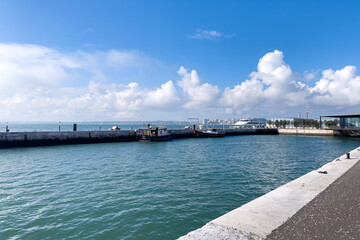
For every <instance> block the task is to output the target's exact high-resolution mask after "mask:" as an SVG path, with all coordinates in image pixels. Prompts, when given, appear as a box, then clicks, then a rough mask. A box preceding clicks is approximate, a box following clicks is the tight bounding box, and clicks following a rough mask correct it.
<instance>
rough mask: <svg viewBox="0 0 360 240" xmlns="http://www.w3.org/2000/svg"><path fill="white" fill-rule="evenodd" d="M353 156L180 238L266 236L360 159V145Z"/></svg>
mask: <svg viewBox="0 0 360 240" xmlns="http://www.w3.org/2000/svg"><path fill="white" fill-rule="evenodd" d="M350 156H351V157H350V158H347V156H346V155H343V156H341V157H339V158H337V159H335V160H333V161H331V162H329V163H327V164H325V165H324V166H322V167H321V168H319V169H317V170H315V171H311V172H309V173H307V174H305V175H303V176H301V177H299V178H297V179H295V180H293V181H291V182H289V183H287V184H285V185H283V186H281V187H279V188H277V189H275V190H273V191H271V192H269V193H267V194H265V195H263V196H261V197H259V198H257V199H255V200H253V201H251V202H249V203H247V204H244V205H243V206H241V207H239V208H237V209H235V210H233V211H231V212H229V213H227V214H225V215H223V216H220V217H219V218H217V219H215V220H213V221H211V222H209V223H207V224H206V225H205V226H203V227H202V228H200V229H197V230H194V231H192V232H190V233H188V234H187V235H185V236H183V237H180V238H179V240H191V239H194V240H195V239H196V240H205V239H229V240H232V239H234V240H235V239H237V240H245V239H246V240H248V239H253V240H260V239H265V238H266V237H267V236H268V235H270V234H271V233H272V231H273V230H275V229H277V228H278V227H280V226H281V225H283V224H284V223H285V222H286V221H287V220H288V219H290V218H291V217H292V216H293V215H295V214H296V213H297V212H298V211H299V210H300V209H302V208H303V207H304V206H306V205H307V204H308V203H309V202H310V201H312V200H313V199H314V198H315V197H317V196H318V195H319V194H320V193H321V192H323V191H324V190H325V189H326V188H328V186H330V184H332V183H333V182H334V181H335V180H337V179H338V178H339V177H341V176H342V175H344V174H345V173H346V172H347V171H348V170H349V169H350V168H352V167H353V166H354V165H355V163H357V162H358V161H359V159H360V147H359V148H357V149H354V150H352V151H351V152H350ZM334 197H335V196H334ZM234 201H236V199H234ZM354 207H355V206H354ZM344 224H346V223H344Z"/></svg>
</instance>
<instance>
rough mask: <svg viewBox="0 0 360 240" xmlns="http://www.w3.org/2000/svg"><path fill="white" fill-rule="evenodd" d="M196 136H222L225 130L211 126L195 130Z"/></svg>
mask: <svg viewBox="0 0 360 240" xmlns="http://www.w3.org/2000/svg"><path fill="white" fill-rule="evenodd" d="M195 134H196V135H197V136H198V137H224V136H225V131H224V130H222V129H216V128H211V129H207V130H195Z"/></svg>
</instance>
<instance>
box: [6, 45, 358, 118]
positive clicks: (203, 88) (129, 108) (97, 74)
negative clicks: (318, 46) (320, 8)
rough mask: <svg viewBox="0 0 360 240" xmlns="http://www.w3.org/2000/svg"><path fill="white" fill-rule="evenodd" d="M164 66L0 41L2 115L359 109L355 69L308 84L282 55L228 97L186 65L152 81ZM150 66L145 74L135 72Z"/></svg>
mask: <svg viewBox="0 0 360 240" xmlns="http://www.w3.org/2000/svg"><path fill="white" fill-rule="evenodd" d="M154 64H155V65H154ZM159 65H162V63H161V62H160V61H158V60H154V59H152V58H150V57H148V56H146V55H144V54H142V53H141V52H138V51H119V50H114V49H111V50H108V51H93V52H85V51H76V52H70V53H66V52H61V51H58V50H55V49H51V48H46V47H43V46H37V45H21V44H0V115H1V116H2V119H3V120H4V121H13V120H26V121H36V120H42V121H58V120H62V121H66V120H68V121H71V120H77V121H91V120H103V121H104V120H114V119H118V118H121V119H161V118H166V119H174V117H173V116H175V115H176V116H177V117H178V116H180V117H182V118H187V117H189V116H188V114H195V115H197V116H196V117H204V114H207V117H214V118H215V117H217V118H219V117H224V115H223V114H228V116H229V117H234V115H235V117H236V116H238V117H239V114H241V115H244V114H246V115H247V116H249V115H250V116H251V115H254V114H257V115H260V116H265V117H270V116H271V115H273V116H278V115H279V114H289V115H294V112H295V113H297V112H299V111H300V110H299V109H301V111H302V109H304V106H305V103H308V104H309V106H310V108H315V107H316V108H321V109H325V110H326V109H334V108H336V109H346V108H351V109H354V108H357V107H359V106H360V94H359V92H360V76H358V75H357V73H356V67H355V66H346V67H344V68H343V69H340V70H332V69H327V70H324V71H323V72H322V77H321V79H320V80H318V81H314V82H315V83H314V85H313V86H312V87H310V86H309V85H308V84H307V82H306V78H305V82H302V81H301V79H304V78H302V77H301V75H300V74H298V73H296V72H294V71H293V70H292V69H291V67H290V66H289V65H288V64H286V62H285V61H284V54H283V53H282V52H281V51H278V50H275V51H273V52H269V53H267V54H265V55H264V56H263V57H262V58H260V59H259V62H258V66H257V71H255V72H253V73H251V74H250V75H249V79H248V80H245V81H239V84H237V85H236V86H233V87H231V86H229V87H227V88H225V89H224V91H223V92H222V91H221V90H220V89H219V88H218V87H217V86H216V85H214V84H211V83H207V82H202V81H201V79H200V77H199V75H198V73H197V71H195V70H191V71H187V70H186V69H185V68H184V67H180V69H179V70H178V75H179V76H180V79H179V80H178V81H176V82H174V81H167V82H165V81H163V82H162V83H160V84H153V79H154V78H151V75H152V74H151V73H154V72H155V73H157V72H158V71H159V68H157V67H156V66H159ZM154 66H155V67H154ZM144 69H145V70H146V71H148V72H146V71H145V73H147V74H145V75H136V74H137V73H138V72H144ZM134 76H135V78H134ZM139 76H141V77H143V76H146V77H147V78H146V79H145V80H147V81H149V82H152V85H153V86H152V87H151V88H149V87H146V86H142V84H141V83H140V82H139V81H137V78H136V77H139ZM312 77H314V76H312ZM312 77H311V78H312ZM163 80H167V79H163ZM241 115H240V116H241ZM164 116H165V117H164Z"/></svg>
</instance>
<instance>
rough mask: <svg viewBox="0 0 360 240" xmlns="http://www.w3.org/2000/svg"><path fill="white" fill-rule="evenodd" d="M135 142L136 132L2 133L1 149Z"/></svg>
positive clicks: (0, 136) (0, 137) (0, 138)
mask: <svg viewBox="0 0 360 240" xmlns="http://www.w3.org/2000/svg"><path fill="white" fill-rule="evenodd" d="M135 140H136V135H135V131H133V130H121V131H61V132H7V133H5V132H2V133H0V148H12V147H31V146H50V145H62V144H83V143H104V142H122V141H135Z"/></svg>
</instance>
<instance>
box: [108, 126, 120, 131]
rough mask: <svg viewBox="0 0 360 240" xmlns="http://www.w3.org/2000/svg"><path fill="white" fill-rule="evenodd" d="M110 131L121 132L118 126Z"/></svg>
mask: <svg viewBox="0 0 360 240" xmlns="http://www.w3.org/2000/svg"><path fill="white" fill-rule="evenodd" d="M109 130H111V131H120V128H119V127H118V126H117V125H115V126H112V127H111V128H110V129H109Z"/></svg>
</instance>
